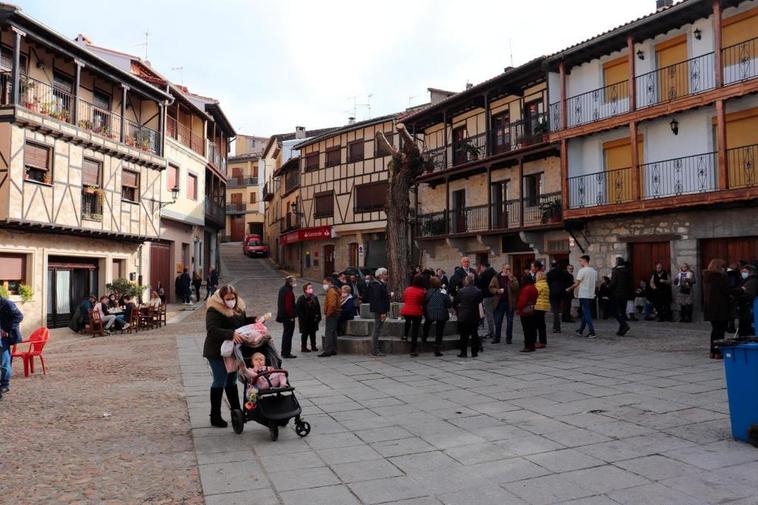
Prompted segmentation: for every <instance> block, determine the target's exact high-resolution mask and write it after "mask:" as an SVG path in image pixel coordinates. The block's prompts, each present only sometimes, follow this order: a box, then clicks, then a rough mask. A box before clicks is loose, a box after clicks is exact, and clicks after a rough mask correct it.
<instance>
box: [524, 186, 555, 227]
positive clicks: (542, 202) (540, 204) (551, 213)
mask: <svg viewBox="0 0 758 505" xmlns="http://www.w3.org/2000/svg"><path fill="white" fill-rule="evenodd" d="M560 219H561V193H560V191H559V192H556V193H543V194H541V195H537V196H536V198H529V197H526V198H524V226H534V225H538V224H546V223H549V222H556V221H560Z"/></svg>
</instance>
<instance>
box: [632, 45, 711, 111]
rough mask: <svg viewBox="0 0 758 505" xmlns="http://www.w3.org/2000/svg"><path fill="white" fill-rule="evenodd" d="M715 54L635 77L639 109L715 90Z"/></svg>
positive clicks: (708, 54)
mask: <svg viewBox="0 0 758 505" xmlns="http://www.w3.org/2000/svg"><path fill="white" fill-rule="evenodd" d="M713 69H714V54H713V53H707V54H704V55H702V56H697V57H695V58H690V59H689V60H686V61H683V62H681V63H675V64H674V65H669V66H667V67H663V68H659V69H657V70H654V71H652V72H648V73H646V74H642V75H638V76H637V77H636V78H635V86H636V91H637V108H638V109H643V108H645V107H651V106H653V105H658V104H659V103H666V102H671V101H673V100H676V99H678V98H682V97H685V96H689V95H695V94H697V93H702V92H704V91H708V90H711V89H714V88H715V87H716V76H715V74H714V71H713Z"/></svg>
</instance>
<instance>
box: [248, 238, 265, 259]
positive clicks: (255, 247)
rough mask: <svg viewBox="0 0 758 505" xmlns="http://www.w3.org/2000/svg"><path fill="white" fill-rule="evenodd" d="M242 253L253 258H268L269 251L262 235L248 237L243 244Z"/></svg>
mask: <svg viewBox="0 0 758 505" xmlns="http://www.w3.org/2000/svg"><path fill="white" fill-rule="evenodd" d="M242 252H243V253H244V254H245V255H246V256H249V257H251V258H252V257H253V256H261V257H263V258H265V257H266V256H268V252H269V251H268V246H267V245H266V244H264V243H263V239H261V236H260V235H248V236H247V237H245V241H244V242H243V243H242Z"/></svg>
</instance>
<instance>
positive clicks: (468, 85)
mask: <svg viewBox="0 0 758 505" xmlns="http://www.w3.org/2000/svg"><path fill="white" fill-rule="evenodd" d="M473 87H474V85H473V84H471V83H470V82H468V81H466V89H471V88H473Z"/></svg>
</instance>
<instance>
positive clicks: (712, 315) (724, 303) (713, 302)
mask: <svg viewBox="0 0 758 505" xmlns="http://www.w3.org/2000/svg"><path fill="white" fill-rule="evenodd" d="M725 266H726V262H725V261H724V260H722V259H719V258H716V259H712V260H711V262H710V263H708V269H707V270H705V271H704V272H703V317H704V318H705V320H706V321H710V323H711V359H722V356H721V350H720V349H719V347H718V345H717V344H716V342H717V341H720V340H723V339H724V334H725V333H726V330H727V323H728V320H729V313H730V310H729V305H730V300H731V294H732V293H731V290H730V289H729V279H728V278H727V275H726V273H725V272H724V267H725Z"/></svg>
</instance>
